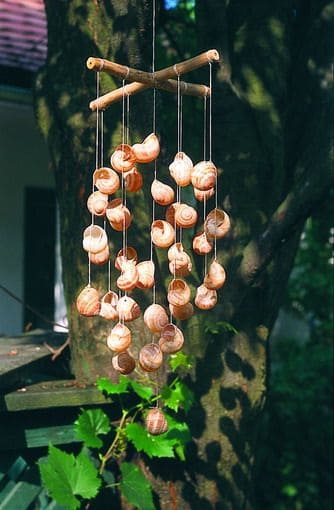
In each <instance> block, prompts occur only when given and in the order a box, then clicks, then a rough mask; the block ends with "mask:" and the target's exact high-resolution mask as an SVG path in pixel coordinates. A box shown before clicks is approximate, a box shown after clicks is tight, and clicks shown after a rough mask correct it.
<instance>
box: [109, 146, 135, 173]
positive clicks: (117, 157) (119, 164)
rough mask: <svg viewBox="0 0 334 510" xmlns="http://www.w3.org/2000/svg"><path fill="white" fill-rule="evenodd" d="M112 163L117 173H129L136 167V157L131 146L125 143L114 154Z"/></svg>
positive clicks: (111, 159)
mask: <svg viewBox="0 0 334 510" xmlns="http://www.w3.org/2000/svg"><path fill="white" fill-rule="evenodd" d="M110 163H111V166H112V167H113V169H114V170H116V172H120V173H125V172H129V171H130V170H131V169H132V168H133V167H134V166H135V163H136V156H135V155H134V152H133V150H132V148H131V147H130V145H127V144H125V143H123V144H121V145H118V146H117V147H116V149H115V151H114V152H113V153H112V155H111V158H110Z"/></svg>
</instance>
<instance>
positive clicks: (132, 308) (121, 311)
mask: <svg viewBox="0 0 334 510" xmlns="http://www.w3.org/2000/svg"><path fill="white" fill-rule="evenodd" d="M116 308H117V313H118V317H119V320H120V321H125V322H131V321H134V320H135V319H138V317H139V315H140V306H139V305H138V303H137V302H136V301H135V300H134V299H132V298H131V297H129V296H123V297H121V298H119V300H118V303H117V307H116Z"/></svg>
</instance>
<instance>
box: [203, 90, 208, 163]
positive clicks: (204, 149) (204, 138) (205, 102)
mask: <svg viewBox="0 0 334 510" xmlns="http://www.w3.org/2000/svg"><path fill="white" fill-rule="evenodd" d="M203 99H204V103H203V161H206V144H207V139H206V137H207V135H206V124H207V96H204V98H203Z"/></svg>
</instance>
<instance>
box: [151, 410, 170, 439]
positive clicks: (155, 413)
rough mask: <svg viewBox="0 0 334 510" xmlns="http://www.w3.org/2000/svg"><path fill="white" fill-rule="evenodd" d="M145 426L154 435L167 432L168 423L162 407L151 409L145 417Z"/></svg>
mask: <svg viewBox="0 0 334 510" xmlns="http://www.w3.org/2000/svg"><path fill="white" fill-rule="evenodd" d="M145 428H146V430H147V432H149V433H150V434H152V435H153V436H158V435H159V434H163V433H164V432H167V430H168V423H167V420H166V418H165V415H164V413H163V412H162V411H161V409H159V408H158V407H156V408H154V409H150V410H149V412H148V413H147V415H146V418H145Z"/></svg>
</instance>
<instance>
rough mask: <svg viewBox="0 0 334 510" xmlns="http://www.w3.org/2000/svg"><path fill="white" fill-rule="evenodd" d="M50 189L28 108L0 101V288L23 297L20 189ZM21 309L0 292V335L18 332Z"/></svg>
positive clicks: (42, 148) (45, 158)
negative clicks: (1, 286)
mask: <svg viewBox="0 0 334 510" xmlns="http://www.w3.org/2000/svg"><path fill="white" fill-rule="evenodd" d="M26 186H36V187H46V188H51V187H54V179H53V176H52V175H51V173H50V170H49V166H48V154H47V149H46V146H45V144H44V142H43V139H42V138H41V136H40V134H39V132H38V131H37V128H36V125H35V119H34V115H33V109H32V106H31V105H18V104H15V103H9V102H8V103H7V102H1V101H0V284H1V285H3V286H4V287H6V288H8V289H9V290H10V291H11V292H13V293H14V294H16V295H17V296H19V297H20V298H22V297H23V290H24V289H23V255H24V252H23V250H24V246H23V240H24V231H23V228H24V217H23V216H24V188H25V187H26ZM22 321H23V310H22V306H21V305H20V304H19V303H18V302H16V301H14V300H13V299H12V298H11V297H9V296H7V295H6V294H5V293H4V292H3V291H2V290H1V289H0V334H4V335H16V334H19V333H21V332H22Z"/></svg>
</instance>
